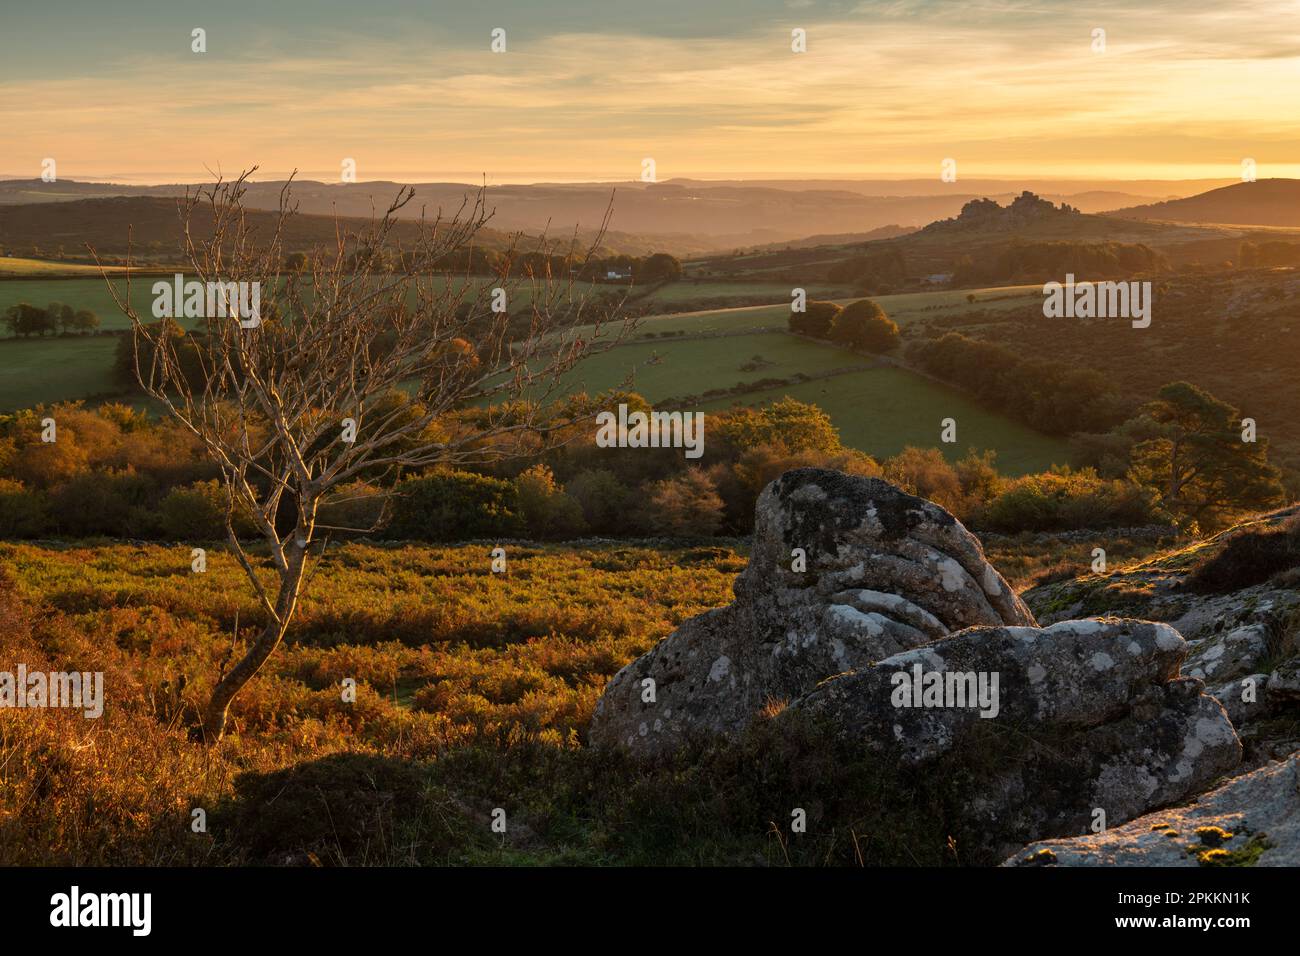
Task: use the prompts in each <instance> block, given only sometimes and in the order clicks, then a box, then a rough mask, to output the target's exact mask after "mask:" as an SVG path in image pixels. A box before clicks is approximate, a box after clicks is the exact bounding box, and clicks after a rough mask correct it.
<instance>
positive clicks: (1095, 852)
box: [1003, 753, 1300, 867]
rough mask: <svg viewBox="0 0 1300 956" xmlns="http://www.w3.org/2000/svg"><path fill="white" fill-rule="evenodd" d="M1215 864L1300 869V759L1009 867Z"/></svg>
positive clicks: (1050, 843)
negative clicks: (1295, 867)
mask: <svg viewBox="0 0 1300 956" xmlns="http://www.w3.org/2000/svg"><path fill="white" fill-rule="evenodd" d="M1216 850H1221V851H1223V852H1222V853H1221V854H1220V853H1216V852H1215V851H1216ZM1215 864H1219V865H1241V866H1300V753H1296V754H1291V755H1290V756H1289V757H1287V758H1286V759H1285V760H1283V761H1280V762H1275V763H1270V764H1268V765H1266V766H1264V767H1261V768H1260V769H1258V770H1255V771H1252V772H1251V773H1248V774H1243V775H1242V776H1240V777H1235V778H1234V779H1232V780H1230V781H1228V782H1227V783H1225V784H1224V785H1223V786H1221V787H1219V788H1218V789H1216V790H1212V791H1210V792H1209V793H1205V794H1203V795H1201V796H1200V797H1198V798H1197V799H1196V800H1194V801H1193V802H1191V803H1190V804H1188V805H1187V806H1183V807H1177V808H1173V809H1167V810H1161V811H1159V812H1156V813H1152V814H1148V815H1146V816H1142V817H1138V818H1137V819H1135V820H1132V821H1130V822H1128V823H1126V824H1124V825H1123V826H1119V827H1114V828H1112V829H1108V830H1106V831H1105V832H1103V833H1097V834H1087V835H1084V836H1077V837H1072V838H1069V839H1062V840H1045V841H1041V842H1036V843H1033V844H1030V845H1029V846H1026V847H1024V848H1023V849H1021V850H1019V851H1018V852H1016V853H1015V854H1014V855H1012V856H1011V857H1010V859H1008V860H1007V861H1006V862H1005V863H1004V864H1003V865H1004V866H1027V865H1047V866H1180V867H1181V866H1203V865H1215Z"/></svg>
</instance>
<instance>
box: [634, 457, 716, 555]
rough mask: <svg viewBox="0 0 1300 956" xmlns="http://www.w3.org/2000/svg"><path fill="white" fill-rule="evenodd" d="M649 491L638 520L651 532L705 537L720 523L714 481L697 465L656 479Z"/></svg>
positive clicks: (712, 532) (686, 536) (714, 531)
mask: <svg viewBox="0 0 1300 956" xmlns="http://www.w3.org/2000/svg"><path fill="white" fill-rule="evenodd" d="M649 492H650V494H649V497H648V499H647V501H646V506H645V508H644V510H643V511H642V513H641V515H640V522H641V527H642V528H643V529H644V530H645V531H646V532H648V533H650V534H664V535H668V536H670V537H685V538H693V537H707V536H709V535H712V534H715V533H716V532H717V530H718V526H719V525H721V524H722V498H721V496H719V495H718V489H717V485H715V484H714V482H713V479H712V478H710V477H709V476H708V475H707V474H706V473H705V472H704V471H703V470H701V469H699V468H688V469H687V470H686V472H685V473H684V474H682V475H681V476H680V477H677V478H669V479H666V480H665V481H657V482H655V483H654V484H652V485H651V486H650V488H649Z"/></svg>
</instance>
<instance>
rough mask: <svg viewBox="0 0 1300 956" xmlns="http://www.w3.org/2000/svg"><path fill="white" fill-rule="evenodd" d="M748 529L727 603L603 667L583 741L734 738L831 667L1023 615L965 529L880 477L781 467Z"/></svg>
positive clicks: (662, 743)
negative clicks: (749, 538) (748, 546)
mask: <svg viewBox="0 0 1300 956" xmlns="http://www.w3.org/2000/svg"><path fill="white" fill-rule="evenodd" d="M754 524H755V526H754V543H753V549H752V554H751V558H750V563H749V565H748V567H746V569H745V570H744V572H743V573H742V574H741V575H740V576H739V578H737V580H736V584H735V589H734V590H735V594H736V600H735V601H734V602H733V603H732V604H731V605H729V606H728V607H725V608H721V609H719V610H715V611H709V612H707V613H705V614H702V615H700V616H699V617H695V618H692V619H691V620H689V621H686V622H685V623H684V624H682V626H681V627H679V628H678V629H677V630H676V631H674V632H673V633H672V634H670V635H669V636H668V637H667V638H666V639H665V640H664V641H662V642H661V643H659V644H658V645H657V646H656V647H655V648H653V649H652V650H651V651H650V652H649V653H648V654H646V655H645V656H643V657H641V658H640V659H638V660H636V661H633V662H632V663H631V664H629V665H628V666H627V667H625V668H623V670H621V671H620V672H619V673H618V674H617V675H615V677H614V679H613V680H612V681H610V684H609V686H608V687H607V688H606V689H605V693H604V695H603V696H602V697H601V700H600V702H599V703H598V704H597V707H596V713H595V716H594V719H593V721H592V725H591V730H590V739H591V741H592V743H594V744H597V745H615V744H622V745H626V746H627V747H629V748H631V749H632V750H633V751H634V752H637V753H641V754H651V753H658V752H662V751H666V750H672V749H675V748H676V747H678V746H679V745H680V744H681V743H682V742H683V740H684V739H686V738H687V737H688V736H691V735H696V734H702V735H716V734H734V733H736V732H738V731H740V730H742V729H743V728H744V727H745V726H746V725H747V724H748V723H749V722H750V721H751V720H753V718H754V717H755V716H756V715H757V714H759V713H760V712H762V711H764V710H765V709H768V708H771V707H779V706H783V705H784V704H785V703H786V702H788V701H790V700H792V699H793V698H795V697H798V696H800V695H803V694H806V693H807V692H809V691H811V690H812V689H813V688H814V687H815V686H816V685H817V683H818V682H819V681H821V680H824V679H826V678H827V677H830V676H832V675H835V674H840V673H843V672H845V671H852V670H854V669H857V668H861V667H865V666H866V665H868V664H871V663H873V662H874V661H879V660H882V659H884V658H886V657H889V656H891V655H893V654H897V653H899V652H900V651H905V650H908V649H910V648H914V647H919V646H921V645H924V644H926V643H928V642H931V641H934V640H937V639H939V638H942V637H945V636H947V635H948V634H950V633H952V632H953V631H956V630H960V629H962V628H966V627H970V626H973V625H991V626H997V625H1031V624H1033V623H1034V618H1033V615H1032V614H1030V612H1029V610H1028V609H1027V608H1026V607H1025V605H1024V603H1023V602H1021V600H1020V599H1019V598H1018V597H1017V596H1016V594H1015V592H1014V591H1012V589H1011V588H1010V586H1008V584H1007V583H1006V581H1005V580H1003V578H1002V576H1001V575H1000V574H998V572H997V571H996V570H994V568H993V567H992V566H991V565H990V564H989V563H988V562H987V561H986V560H985V558H984V552H983V549H982V548H981V547H980V544H979V541H978V540H977V539H976V538H975V536H974V535H972V534H971V533H970V532H968V531H967V530H966V529H965V528H964V527H962V525H961V523H960V522H958V521H957V519H955V518H954V517H953V516H952V515H950V514H949V513H948V512H947V511H945V510H944V509H943V508H940V507H939V506H938V505H935V504H933V503H931V502H928V501H925V500H923V499H921V498H916V497H914V496H912V495H909V494H906V493H905V492H903V491H900V490H899V489H898V488H896V487H894V486H893V485H891V484H889V483H888V482H885V481H881V480H879V479H875V478H861V477H854V476H849V475H844V474H841V473H840V472H834V471H826V470H822V469H813V468H805V469H799V470H797V471H791V472H788V473H787V474H785V475H782V476H781V478H779V479H777V480H776V481H774V482H773V483H772V484H770V485H769V486H768V487H767V488H766V489H764V491H763V493H762V495H760V497H759V500H758V504H757V510H756V515H755V523H754Z"/></svg>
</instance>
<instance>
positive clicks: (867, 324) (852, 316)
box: [830, 299, 898, 352]
mask: <svg viewBox="0 0 1300 956" xmlns="http://www.w3.org/2000/svg"><path fill="white" fill-rule="evenodd" d="M830 337H831V340H832V341H833V342H838V343H839V344H841V345H844V346H847V347H848V348H853V349H863V350H865V351H867V352H888V351H890V350H891V349H894V348H896V347H897V346H898V326H897V325H896V324H895V323H894V322H893V321H892V320H891V319H890V318H889V317H888V316H886V315H885V310H884V309H882V308H881V307H880V306H878V305H877V304H876V303H875V302H873V301H872V300H871V299H859V300H858V301H857V302H854V303H853V304H852V305H850V306H848V307H846V308H845V309H844V310H843V311H841V312H840V314H839V315H837V316H836V317H835V321H834V323H833V324H832V325H831V335H830Z"/></svg>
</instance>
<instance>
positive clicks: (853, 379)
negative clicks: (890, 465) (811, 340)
mask: <svg viewBox="0 0 1300 956" xmlns="http://www.w3.org/2000/svg"><path fill="white" fill-rule="evenodd" d="M786 395H788V396H790V397H791V398H795V399H798V400H799V401H801V402H809V403H811V404H814V405H818V406H820V407H821V408H822V409H823V410H824V411H825V412H826V413H827V414H828V415H830V417H831V421H832V422H834V424H835V427H836V428H838V429H839V432H840V438H841V439H842V440H843V442H844V444H846V445H849V446H851V447H853V448H858V449H861V450H862V451H865V452H867V453H868V454H870V455H872V456H873V457H876V458H884V457H888V456H890V455H895V454H897V453H898V452H900V451H902V450H903V448H904V447H906V446H907V445H916V446H918V447H922V448H929V447H937V448H939V449H941V450H942V451H943V452H944V454H945V455H946V456H947V457H948V458H950V459H954V460H955V459H957V458H961V457H962V456H963V455H965V454H966V452H967V450H968V449H970V448H976V449H980V450H983V449H986V448H992V449H994V450H995V451H997V454H998V458H997V460H998V470H999V471H1001V472H1002V473H1003V474H1004V475H1021V474H1026V473H1029V472H1034V471H1042V470H1043V469H1045V468H1047V467H1048V466H1050V465H1052V464H1055V463H1064V462H1065V461H1066V451H1067V446H1066V443H1065V442H1064V441H1062V440H1061V439H1058V438H1051V437H1049V436H1047V435H1042V434H1040V433H1038V432H1036V431H1034V430H1032V429H1030V428H1026V427H1025V426H1024V425H1020V424H1017V423H1016V422H1013V421H1009V420H1008V419H1006V418H1003V417H1002V416H1000V415H998V414H997V413H995V412H990V411H987V410H985V409H983V408H981V407H980V406H979V405H976V404H975V403H974V402H972V401H971V400H970V399H969V398H966V397H965V396H964V395H962V394H961V393H960V392H957V391H955V390H953V389H950V388H947V387H945V386H943V385H939V384H937V383H935V382H931V381H930V380H928V379H926V378H923V377H921V376H920V375H916V374H914V373H912V372H908V371H906V370H904V369H898V368H876V369H871V370H869V371H865V372H853V373H850V374H848V375H839V376H836V377H835V378H831V379H826V380H824V381H816V382H806V383H804V384H802V385H792V386H789V387H785V388H776V389H772V390H770V391H763V392H752V393H750V394H748V395H742V396H740V397H739V398H725V399H719V400H717V401H713V402H707V403H705V404H703V405H701V406H699V407H700V409H701V410H703V411H706V412H710V411H713V412H718V411H722V410H723V409H726V408H729V407H730V406H731V405H733V404H735V403H740V404H743V405H756V404H761V403H763V402H770V401H774V400H776V399H779V398H781V397H783V396H786ZM945 418H954V419H956V420H957V441H956V443H955V444H949V445H945V444H941V443H940V441H939V431H940V422H941V421H942V420H943V419H945Z"/></svg>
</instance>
